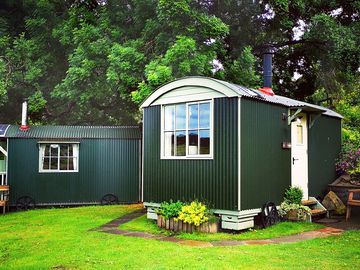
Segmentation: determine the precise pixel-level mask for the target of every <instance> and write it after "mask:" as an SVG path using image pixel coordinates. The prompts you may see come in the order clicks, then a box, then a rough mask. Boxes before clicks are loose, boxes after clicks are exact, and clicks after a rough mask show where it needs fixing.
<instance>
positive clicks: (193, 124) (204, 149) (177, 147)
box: [162, 101, 212, 158]
mask: <svg viewBox="0 0 360 270" xmlns="http://www.w3.org/2000/svg"><path fill="white" fill-rule="evenodd" d="M163 116H164V117H163V130H162V138H163V140H162V146H163V153H162V156H163V157H165V158H166V157H211V143H212V141H211V140H212V138H211V137H212V136H211V134H212V130H211V102H210V101H202V102H191V103H179V104H175V105H166V106H164V108H163Z"/></svg>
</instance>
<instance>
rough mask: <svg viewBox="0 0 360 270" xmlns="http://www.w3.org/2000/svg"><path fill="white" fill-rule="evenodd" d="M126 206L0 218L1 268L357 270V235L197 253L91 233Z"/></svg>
mask: <svg viewBox="0 0 360 270" xmlns="http://www.w3.org/2000/svg"><path fill="white" fill-rule="evenodd" d="M130 211H132V209H130V208H128V207H126V206H108V207H100V206H98V207H82V208H68V209H47V210H35V211H29V212H22V213H10V214H7V215H5V216H2V215H0V241H1V242H0V269H267V270H272V269H356V268H357V267H358V265H359V262H360V231H350V232H346V233H344V234H343V235H341V236H334V237H329V238H324V239H314V240H309V241H304V242H299V243H290V244H279V245H263V246H234V247H212V248H198V247H190V246H182V245H180V244H177V243H170V242H162V241H157V240H151V239H143V238H137V237H128V236H122V235H113V234H107V233H103V232H96V231H89V230H90V229H93V228H95V227H97V226H100V225H102V224H104V223H106V222H109V221H110V220H112V219H114V218H117V217H119V216H121V215H124V214H126V213H128V212H130Z"/></svg>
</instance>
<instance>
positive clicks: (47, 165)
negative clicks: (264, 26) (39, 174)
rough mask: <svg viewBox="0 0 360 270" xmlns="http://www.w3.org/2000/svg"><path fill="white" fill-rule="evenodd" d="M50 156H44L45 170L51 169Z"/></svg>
mask: <svg viewBox="0 0 360 270" xmlns="http://www.w3.org/2000/svg"><path fill="white" fill-rule="evenodd" d="M49 162H50V160H49V158H44V159H43V170H48V169H49Z"/></svg>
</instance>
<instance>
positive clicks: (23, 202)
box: [16, 196, 35, 211]
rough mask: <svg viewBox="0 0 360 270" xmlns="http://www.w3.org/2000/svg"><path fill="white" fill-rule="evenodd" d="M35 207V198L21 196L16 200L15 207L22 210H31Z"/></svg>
mask: <svg viewBox="0 0 360 270" xmlns="http://www.w3.org/2000/svg"><path fill="white" fill-rule="evenodd" d="M34 208H35V200H34V199H33V198H31V197H29V196H22V197H20V198H19V199H17V201H16V209H17V210H20V211H23V210H31V209H34Z"/></svg>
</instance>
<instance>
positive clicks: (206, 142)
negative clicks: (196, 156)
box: [200, 129, 210, 155]
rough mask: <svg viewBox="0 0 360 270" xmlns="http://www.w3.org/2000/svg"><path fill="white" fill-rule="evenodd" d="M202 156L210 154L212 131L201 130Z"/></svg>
mask: <svg viewBox="0 0 360 270" xmlns="http://www.w3.org/2000/svg"><path fill="white" fill-rule="evenodd" d="M200 154H201V155H209V154H210V130H208V129H206V130H200Z"/></svg>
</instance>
